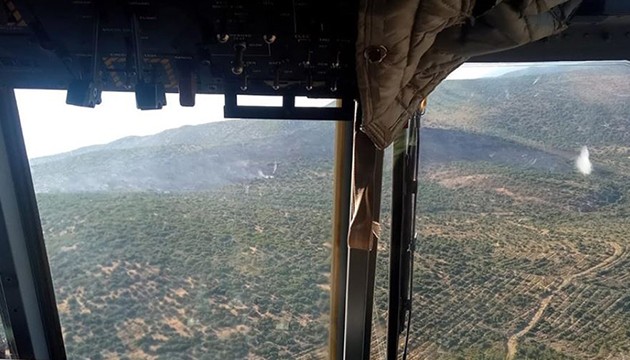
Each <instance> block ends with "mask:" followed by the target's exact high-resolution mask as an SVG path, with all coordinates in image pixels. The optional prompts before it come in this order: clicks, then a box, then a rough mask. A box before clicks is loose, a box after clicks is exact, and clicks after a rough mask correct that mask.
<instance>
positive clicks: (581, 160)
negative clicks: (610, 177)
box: [575, 146, 593, 175]
mask: <svg viewBox="0 0 630 360" xmlns="http://www.w3.org/2000/svg"><path fill="white" fill-rule="evenodd" d="M575 167H577V169H578V171H579V172H581V173H582V174H583V175H589V174H590V173H591V171H593V165H592V164H591V160H590V159H589V153H588V148H587V147H586V146H582V150H580V156H578V158H577V159H576V160H575Z"/></svg>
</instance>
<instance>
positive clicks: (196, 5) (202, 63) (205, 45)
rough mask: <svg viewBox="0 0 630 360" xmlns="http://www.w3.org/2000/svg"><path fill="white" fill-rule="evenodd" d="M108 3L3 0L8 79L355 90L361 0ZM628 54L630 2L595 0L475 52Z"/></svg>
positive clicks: (37, 83)
mask: <svg viewBox="0 0 630 360" xmlns="http://www.w3.org/2000/svg"><path fill="white" fill-rule="evenodd" d="M111 3H112V2H106V1H89V0H87V1H69V0H68V1H44V0H31V1H24V0H0V43H1V44H2V46H0V85H4V86H10V87H17V88H45V89H47V88H52V89H66V88H68V85H69V84H70V83H71V82H72V81H74V80H79V79H89V80H95V81H96V82H98V83H99V84H100V87H101V88H102V89H103V90H115V91H133V87H134V84H135V83H136V82H137V81H138V77H140V78H143V79H144V80H145V81H146V82H155V83H160V84H162V85H163V86H164V88H165V90H166V91H167V92H177V91H178V88H179V87H180V86H181V84H180V81H188V83H193V84H194V85H195V87H196V89H195V91H196V92H197V93H219V94H220V93H225V92H226V91H231V92H238V93H249V94H278V95H280V94H286V93H290V94H291V95H298V96H299V95H308V96H312V97H336V98H340V97H346V96H354V95H355V94H354V92H355V89H356V84H355V67H354V58H355V49H354V44H355V39H356V27H357V26H356V14H357V6H358V0H347V1H346V0H341V1H334V0H326V1H322V0H317V1H310V0H303V1H289V0H274V1H264V2H262V1H247V0H240V1H221V0H211V1H187V2H171V1H157V0H143V1H117V2H113V3H114V5H111ZM628 58H630V3H628V2H627V1H624V0H616V1H610V0H609V1H600V0H590V1H585V2H584V3H583V5H582V7H581V9H580V10H579V12H578V15H577V16H576V17H575V18H574V20H573V23H572V25H571V27H570V28H569V30H567V31H566V32H564V33H562V34H561V35H558V36H556V37H553V38H549V39H546V40H544V41H541V42H538V43H535V44H531V45H528V46H524V47H522V48H518V49H515V50H512V51H507V52H503V53H499V54H493V55H490V56H485V57H481V58H476V59H474V60H476V61H542V60H594V59H596V60H618V59H628ZM94 59H96V61H94ZM137 59H141V61H137ZM182 79H183V80H182Z"/></svg>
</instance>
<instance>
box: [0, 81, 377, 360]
mask: <svg viewBox="0 0 630 360" xmlns="http://www.w3.org/2000/svg"><path fill="white" fill-rule="evenodd" d="M355 109H356V107H355ZM350 120H352V119H342V120H339V121H338V122H337V125H336V126H337V128H336V141H335V142H336V145H335V146H336V156H335V212H334V220H333V226H334V231H333V256H332V259H333V261H332V278H333V279H334V280H333V281H334V282H333V284H332V291H331V313H330V314H331V327H330V335H329V339H330V346H329V352H330V358H331V359H369V356H370V344H371V320H372V307H373V293H374V277H375V276H374V275H375V274H374V273H375V265H376V246H375V247H374V250H372V251H364V250H358V249H352V250H349V249H348V243H347V236H348V225H349V219H350V192H351V173H352V163H353V160H354V152H353V136H354V129H355V126H356V124H357V119H355V121H354V122H353V121H350ZM377 160H378V162H379V164H380V165H378V167H379V168H381V169H382V152H381V153H380V156H378V157H377ZM379 173H380V172H379ZM380 175H382V174H380ZM380 175H379V176H377V179H376V182H377V183H378V184H377V185H378V188H379V189H380V185H379V184H380V181H381V179H382V176H380ZM374 203H375V204H377V203H378V204H380V197H379V198H378V199H375V202H374ZM379 210H380V207H379ZM376 215H377V217H378V214H376ZM0 286H1V289H2V290H3V291H2V293H0V304H4V305H6V306H5V311H0V312H1V313H2V314H3V323H4V325H5V332H6V334H7V340H8V341H9V342H10V346H11V349H12V351H14V352H15V353H16V354H12V355H14V356H17V357H19V358H21V359H37V360H49V359H53V360H65V359H66V358H67V356H66V353H65V348H64V343H63V336H62V331H61V324H60V321H59V314H58V311H57V307H56V301H55V294H54V289H53V284H52V278H51V273H50V266H49V263H48V258H47V253H46V248H45V243H44V237H43V234H42V228H41V222H40V218H39V212H38V209H37V202H36V197H35V192H34V188H33V182H32V178H31V173H30V168H29V163H28V158H27V155H26V149H25V145H24V139H23V134H22V130H21V126H20V119H19V114H18V108H17V103H16V99H15V94H14V91H13V89H12V88H0ZM1 308H2V306H0V310H1ZM348 335H352V336H348Z"/></svg>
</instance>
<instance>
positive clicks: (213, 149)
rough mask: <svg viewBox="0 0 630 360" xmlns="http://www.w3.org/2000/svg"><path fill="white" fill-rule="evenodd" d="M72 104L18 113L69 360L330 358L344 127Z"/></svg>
mask: <svg viewBox="0 0 630 360" xmlns="http://www.w3.org/2000/svg"><path fill="white" fill-rule="evenodd" d="M64 95H65V94H63V93H56V92H41V91H40V92H32V91H31V92H29V91H20V92H18V102H19V105H20V111H21V117H22V125H23V130H24V135H25V141H26V145H27V151H28V153H29V157H30V163H31V168H32V174H33V182H34V186H35V191H36V195H37V201H38V205H39V211H40V215H41V222H42V227H43V231H44V237H45V240H46V247H47V251H48V256H49V259H50V265H51V272H52V278H53V282H54V287H55V292H56V299H57V305H58V309H59V313H60V317H61V324H62V328H63V335H64V340H65V344H66V349H67V352H68V357H69V358H70V359H88V358H99V359H174V358H187V359H298V358H303V359H311V358H322V357H325V356H326V354H327V340H328V321H329V320H328V309H329V302H330V299H329V291H330V286H329V281H330V279H329V272H330V245H329V242H330V236H331V234H330V232H331V226H332V225H331V216H332V214H331V212H332V209H331V208H332V189H333V188H332V171H333V159H332V156H333V155H332V150H333V139H334V134H333V131H334V123H332V122H301V121H251V120H250V121H244V120H236V121H216V120H223V118H222V104H221V103H220V101H218V102H217V101H216V99H213V98H211V97H207V98H203V97H201V98H203V99H201V98H200V99H198V103H199V104H201V106H200V107H199V109H197V108H195V109H197V110H196V111H194V110H189V109H182V108H179V107H178V106H176V105H169V107H167V108H165V109H164V110H163V111H164V112H163V111H155V112H140V111H138V110H136V109H135V106H134V104H133V94H104V96H103V104H102V105H100V106H98V107H97V108H96V109H81V108H75V107H69V106H66V105H65V104H64V98H63V97H64ZM47 99H50V101H48V102H47ZM42 101H43V102H44V104H43V105H42V103H41V102H42ZM169 102H170V103H176V102H177V99H176V98H175V99H173V98H169ZM213 102H214V103H215V105H212V103H213ZM204 103H206V104H208V103H209V104H210V105H208V106H205V107H204V105H203V104H204ZM169 108H170V109H171V110H167V109H169ZM173 109H174V110H176V111H174V110H173ZM51 117H52V118H51ZM183 125H186V126H183Z"/></svg>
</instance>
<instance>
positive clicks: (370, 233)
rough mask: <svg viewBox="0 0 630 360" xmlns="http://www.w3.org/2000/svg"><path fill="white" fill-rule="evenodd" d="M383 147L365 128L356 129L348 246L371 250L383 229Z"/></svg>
mask: <svg viewBox="0 0 630 360" xmlns="http://www.w3.org/2000/svg"><path fill="white" fill-rule="evenodd" d="M382 176H383V151H382V150H379V149H377V148H376V147H375V146H374V143H372V140H370V138H368V137H367V135H365V133H363V132H362V131H360V130H358V129H355V131H354V162H353V164H352V200H351V209H350V210H351V214H350V231H349V233H348V247H350V248H352V249H362V250H368V251H371V250H373V249H374V247H375V245H376V243H377V242H378V239H379V237H380V233H381V226H380V223H379V216H380V204H381V201H380V199H381V181H382V179H381V177H382Z"/></svg>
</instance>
